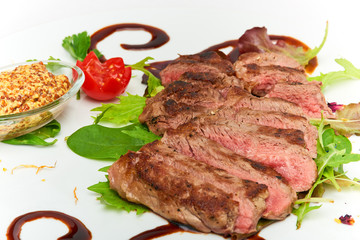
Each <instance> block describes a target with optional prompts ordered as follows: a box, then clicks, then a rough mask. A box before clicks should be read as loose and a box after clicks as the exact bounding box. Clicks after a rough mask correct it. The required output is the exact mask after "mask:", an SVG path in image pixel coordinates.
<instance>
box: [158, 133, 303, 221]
mask: <svg viewBox="0 0 360 240" xmlns="http://www.w3.org/2000/svg"><path fill="white" fill-rule="evenodd" d="M161 141H162V142H164V143H165V144H167V145H169V146H171V147H172V148H174V149H176V150H177V151H178V152H180V153H182V154H185V155H187V156H189V157H193V158H195V159H197V160H199V161H202V162H204V163H207V164H209V165H211V166H214V167H216V168H221V169H223V170H225V171H227V172H228V173H229V174H231V175H234V176H237V177H239V178H242V179H247V180H251V181H256V182H258V183H262V184H265V185H266V186H267V187H268V190H269V197H268V198H267V199H266V210H265V212H264V213H263V217H264V218H267V219H277V220H280V219H284V218H285V217H286V216H287V215H289V214H290V212H291V210H292V204H293V201H294V200H295V199H296V193H295V191H294V190H293V189H292V188H291V187H290V186H289V185H288V184H287V182H286V181H285V179H284V178H282V177H281V175H280V174H279V173H277V172H276V171H274V170H273V169H271V168H270V167H266V166H264V165H262V164H260V163H257V162H254V161H252V160H249V159H247V158H244V157H242V156H240V155H238V154H235V153H234V152H233V151H231V150H230V149H227V148H225V147H223V146H222V145H221V144H219V143H217V142H215V141H213V140H210V139H208V138H206V137H204V136H201V135H199V134H198V133H196V132H184V131H181V130H168V131H167V132H166V133H165V134H164V137H163V138H162V139H161Z"/></svg>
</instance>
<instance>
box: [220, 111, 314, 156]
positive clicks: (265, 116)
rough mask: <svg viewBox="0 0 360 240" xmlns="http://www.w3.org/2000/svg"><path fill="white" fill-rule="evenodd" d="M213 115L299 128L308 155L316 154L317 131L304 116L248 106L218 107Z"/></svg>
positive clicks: (285, 127) (273, 125)
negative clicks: (236, 107) (237, 107)
mask: <svg viewBox="0 0 360 240" xmlns="http://www.w3.org/2000/svg"><path fill="white" fill-rule="evenodd" d="M214 115H217V116H219V117H221V118H223V119H229V120H232V121H234V122H236V123H237V124H243V123H250V124H256V125H261V126H269V127H274V128H281V129H296V130H300V131H302V132H303V133H304V140H305V143H306V148H307V149H308V150H309V153H310V156H311V157H313V158H315V157H316V156H317V150H316V142H317V138H318V131H317V129H316V127H315V126H313V125H311V124H310V123H309V121H308V120H307V119H306V118H305V117H302V116H298V115H293V114H289V113H283V112H279V111H258V110H252V109H249V108H240V109H237V110H236V109H234V108H232V107H225V108H220V109H219V110H218V111H216V112H214Z"/></svg>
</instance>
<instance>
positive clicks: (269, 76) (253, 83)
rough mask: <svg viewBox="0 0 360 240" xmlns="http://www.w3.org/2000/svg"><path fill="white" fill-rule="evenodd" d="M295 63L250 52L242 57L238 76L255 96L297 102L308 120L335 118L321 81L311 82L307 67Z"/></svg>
mask: <svg viewBox="0 0 360 240" xmlns="http://www.w3.org/2000/svg"><path fill="white" fill-rule="evenodd" d="M256 56H258V57H256ZM272 59H273V61H272ZM294 61H295V60H294V59H292V58H291V57H288V56H285V55H281V54H276V53H251V54H250V53H247V54H243V55H241V56H240V57H239V59H238V60H237V61H236V63H235V64H234V67H235V71H236V76H237V77H238V78H240V79H241V80H242V81H244V88H245V89H246V90H247V91H249V92H251V93H252V94H254V95H256V96H259V97H264V96H266V97H277V98H281V99H284V100H287V101H290V102H293V103H296V104H298V105H299V106H301V107H302V108H303V111H304V113H305V115H307V116H308V117H316V118H319V117H321V111H323V112H324V116H325V117H327V118H333V117H334V114H333V113H332V111H331V109H330V108H329V107H328V106H327V103H326V101H325V98H324V96H323V94H322V92H321V82H317V81H312V82H309V81H307V79H306V74H305V70H304V68H303V67H301V66H300V65H299V64H296V62H294Z"/></svg>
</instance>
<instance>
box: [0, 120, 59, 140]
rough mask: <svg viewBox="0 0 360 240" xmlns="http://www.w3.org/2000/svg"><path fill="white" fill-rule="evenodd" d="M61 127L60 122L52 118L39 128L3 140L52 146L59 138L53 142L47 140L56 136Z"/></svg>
mask: <svg viewBox="0 0 360 240" xmlns="http://www.w3.org/2000/svg"><path fill="white" fill-rule="evenodd" d="M60 129H61V126H60V123H59V122H58V121H56V120H52V121H51V122H49V123H48V124H46V125H45V126H43V127H42V128H39V129H38V130H35V131H33V132H31V133H28V134H25V135H22V136H19V137H16V138H13V139H9V140H4V141H2V142H3V143H7V144H12V145H35V146H51V145H53V144H54V143H56V141H57V140H56V139H54V140H53V141H51V142H47V141H45V140H46V139H48V138H53V137H55V136H56V135H57V134H58V133H59V132H60Z"/></svg>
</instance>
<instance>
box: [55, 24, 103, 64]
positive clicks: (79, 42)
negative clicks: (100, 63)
mask: <svg viewBox="0 0 360 240" xmlns="http://www.w3.org/2000/svg"><path fill="white" fill-rule="evenodd" d="M90 45H91V38H90V36H89V35H88V33H87V32H86V31H84V32H81V33H78V34H73V35H72V36H68V37H66V38H64V40H63V43H62V46H63V47H64V48H65V50H67V51H68V52H69V53H70V55H71V56H72V57H73V58H75V59H76V60H79V61H84V59H85V57H86V55H87V53H88V50H89V48H90ZM94 52H95V54H96V55H97V57H98V58H100V57H101V56H102V55H101V53H100V52H99V51H98V50H95V51H94Z"/></svg>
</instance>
